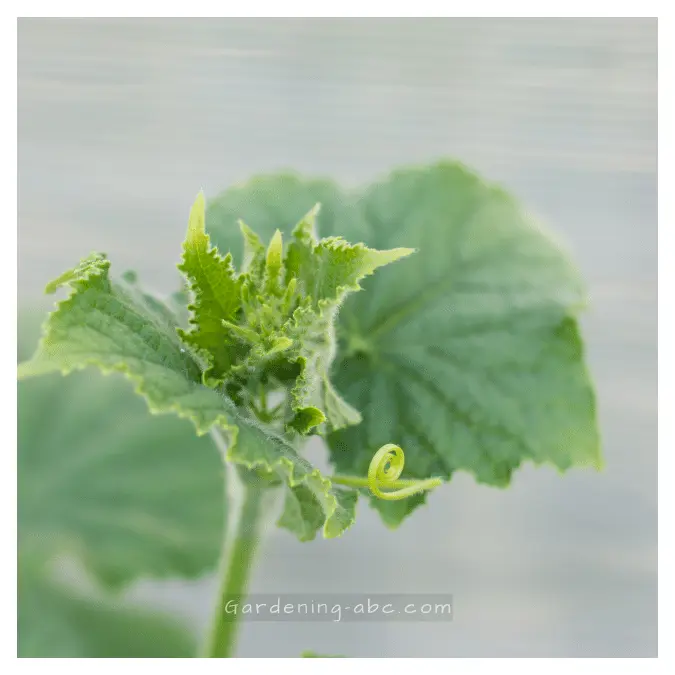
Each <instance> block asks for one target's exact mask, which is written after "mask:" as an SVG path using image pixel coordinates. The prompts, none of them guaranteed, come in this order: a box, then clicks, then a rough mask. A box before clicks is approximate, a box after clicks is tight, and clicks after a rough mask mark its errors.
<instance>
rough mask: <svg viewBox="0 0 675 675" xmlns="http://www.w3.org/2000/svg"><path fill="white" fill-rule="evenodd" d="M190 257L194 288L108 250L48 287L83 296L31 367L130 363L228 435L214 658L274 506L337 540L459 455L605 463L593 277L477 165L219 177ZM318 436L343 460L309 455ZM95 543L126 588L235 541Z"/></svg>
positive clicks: (155, 408) (154, 386) (140, 386)
mask: <svg viewBox="0 0 675 675" xmlns="http://www.w3.org/2000/svg"><path fill="white" fill-rule="evenodd" d="M354 242H355V243H354ZM148 253H149V254H151V251H149V252H148ZM178 269H179V270H180V272H181V274H182V275H183V278H184V289H183V290H182V291H180V292H178V293H175V294H174V295H173V296H169V297H168V298H166V299H161V298H159V297H157V296H155V295H152V294H151V293H149V292H147V291H146V290H144V289H143V287H142V285H141V284H140V283H139V281H138V279H137V277H136V275H135V274H134V273H129V272H127V273H125V274H122V275H119V276H116V275H114V274H112V273H111V263H110V261H109V260H108V258H107V256H106V255H105V254H102V253H93V254H91V255H89V256H88V257H86V258H84V259H83V260H81V262H80V263H79V264H78V265H77V266H76V267H75V268H73V269H71V270H69V271H67V272H66V273H64V274H63V275H61V276H60V277H59V278H58V279H56V280H55V281H53V282H51V283H50V284H49V285H48V286H47V292H48V293H53V292H55V291H57V290H58V289H59V288H61V287H63V286H67V287H69V289H70V292H69V294H68V296H67V297H66V299H64V300H62V301H61V302H60V303H59V304H58V305H57V307H56V309H55V311H53V312H52V313H51V314H50V315H49V316H48V318H47V320H46V322H45V324H44V327H43V334H42V338H41V340H40V342H39V345H38V347H37V351H36V352H35V353H34V355H33V356H32V358H30V359H28V360H26V361H24V362H22V363H20V365H19V378H20V379H26V378H31V377H35V376H38V375H45V374H49V373H60V374H64V375H65V374H68V373H71V372H73V371H76V370H80V369H83V368H88V367H94V368H97V369H98V370H100V371H102V372H103V373H115V372H118V373H122V374H123V375H124V376H126V378H128V379H129V380H130V381H131V382H132V383H133V385H134V387H135V390H136V392H137V393H138V394H139V395H140V396H142V397H143V398H145V400H146V403H147V406H148V408H149V410H150V412H152V413H171V414H174V415H177V416H179V417H181V418H185V419H186V420H188V421H189V422H191V423H192V425H193V426H194V432H195V433H196V434H197V435H206V434H208V435H209V436H210V438H211V439H212V440H213V442H214V444H215V447H217V448H218V449H219V450H220V452H221V456H222V460H223V462H224V468H225V470H224V471H223V472H219V471H211V472H210V474H209V475H210V476H211V478H210V479H208V480H211V479H212V478H213V476H214V475H216V476H217V479H218V480H219V481H220V480H222V475H221V474H225V475H227V489H225V493H226V511H227V518H226V519H223V522H224V523H225V524H224V525H223V528H222V547H221V552H220V554H219V556H218V557H219V558H220V565H219V569H220V570H221V574H222V581H221V586H220V591H219V593H218V597H217V598H216V601H215V603H214V604H215V610H214V618H213V621H212V624H211V628H210V631H209V633H208V635H207V636H206V638H205V639H204V641H203V644H202V646H201V648H200V651H199V655H201V656H207V657H228V656H233V655H234V653H235V645H236V635H237V628H238V627H239V622H238V621H236V620H232V617H226V616H225V615H224V612H223V607H224V606H225V604H226V603H227V602H228V599H230V598H233V597H236V598H241V596H242V595H244V594H245V592H246V588H247V584H248V580H249V578H250V573H251V570H252V566H253V565H254V562H255V554H256V551H257V549H258V543H259V541H260V538H261V536H262V535H263V534H264V527H263V526H262V523H263V522H264V521H265V519H266V517H267V516H269V515H270V512H271V513H272V515H274V517H275V519H276V523H277V525H278V526H279V527H282V528H285V529H287V530H289V531H290V532H292V533H293V534H294V535H295V536H296V537H297V538H298V539H299V540H300V541H303V542H304V541H309V540H312V539H314V538H315V537H316V536H317V534H320V535H321V536H324V537H326V538H329V539H333V538H337V537H341V536H343V535H344V533H345V532H346V531H347V530H348V529H349V527H350V526H351V525H352V524H353V523H354V520H355V517H356V507H357V502H358V501H359V498H362V499H366V500H368V501H369V503H370V505H371V506H372V507H373V508H375V509H376V510H377V511H378V512H379V513H380V515H381V517H382V519H383V521H384V523H385V524H386V525H387V526H389V527H396V526H398V525H399V524H400V523H401V522H402V521H403V520H404V519H405V518H407V517H408V516H409V515H410V514H411V513H412V512H413V511H414V510H415V509H416V508H418V507H419V506H420V505H422V504H423V503H424V502H425V500H426V497H427V495H428V493H429V491H430V490H432V489H435V488H438V487H440V486H442V485H443V484H444V483H446V482H448V481H449V480H450V479H451V477H452V475H453V473H454V472H455V471H459V470H463V471H468V472H470V473H472V474H473V475H474V476H475V478H476V480H477V481H478V482H480V483H485V484H488V485H494V486H499V487H505V486H507V485H508V484H509V482H510V479H511V475H512V473H513V471H514V470H515V469H517V468H518V467H519V466H520V465H521V464H522V462H524V461H531V462H534V463H536V464H541V463H544V462H548V463H551V464H553V465H554V466H556V467H557V468H558V469H559V470H561V471H564V470H566V469H568V468H570V467H572V466H574V465H578V466H583V465H587V466H594V467H596V468H599V467H600V465H601V457H600V450H599V440H598V432H597V426H596V419H595V399H594V392H593V388H592V384H591V382H590V379H589V376H588V373H587V370H586V366H585V362H584V355H583V346H582V341H581V337H580V332H579V326H578V322H577V315H578V313H579V311H580V310H581V308H582V307H583V305H584V301H585V299H584V288H583V284H582V282H581V280H580V277H579V275H578V273H577V271H576V270H575V268H574V267H573V266H572V265H571V264H570V262H569V261H568V259H567V257H566V256H565V255H564V254H563V252H562V251H561V249H560V247H559V246H558V245H557V244H556V243H555V242H554V241H553V240H552V238H551V237H550V235H548V234H546V233H544V232H543V231H542V229H541V228H540V226H539V225H538V224H537V223H536V222H535V221H534V220H533V219H532V218H531V217H529V216H528V215H526V214H525V213H524V212H523V210H522V209H521V208H520V207H519V205H518V204H517V203H516V202H515V200H514V199H513V198H512V197H510V196H509V195H508V194H506V193H505V192H504V191H502V190H501V189H499V188H497V187H494V186H492V185H489V184H487V183H485V182H484V181H483V180H481V179H480V178H479V177H478V176H476V175H475V174H474V173H472V172H471V171H470V170H468V169H466V168H465V167H463V166H462V165H460V164H457V163H453V162H441V163H438V164H435V165H432V166H428V167H421V168H413V169H403V170H399V171H396V172H394V173H393V174H391V175H390V176H389V177H388V178H386V179H384V180H383V181H381V182H377V183H375V184H374V185H372V186H371V187H369V188H367V189H365V190H362V191H358V192H354V193H350V192H347V191H344V190H342V189H340V188H339V187H338V186H336V185H335V184H333V183H331V182H328V181H320V180H311V181H307V180H303V179H300V178H298V177H296V176H293V175H290V174H283V175H276V176H263V177H259V178H255V179H253V180H251V181H249V182H248V183H246V184H244V185H241V186H236V187H233V188H231V189H230V190H228V191H226V192H224V193H223V194H221V195H220V196H218V197H217V198H216V199H215V200H213V201H212V202H211V203H210V204H209V205H208V207H207V204H206V200H205V197H204V195H203V194H202V193H200V194H199V195H198V196H197V199H196V200H195V202H194V204H193V206H192V209H191V211H190V214H189V220H188V229H187V235H186V238H185V241H184V243H183V250H182V257H181V260H180V263H179V266H178ZM118 422H119V423H120V424H123V423H124V422H123V420H122V419H120V420H118ZM313 435H319V436H321V437H323V439H324V440H325V442H326V445H327V447H328V451H329V456H330V461H331V463H332V465H333V467H334V472H333V473H330V474H326V473H324V472H322V471H320V470H319V469H318V468H316V467H314V466H313V465H312V464H311V463H310V462H309V461H308V460H307V459H306V458H305V456H304V454H303V448H304V445H305V443H306V441H307V439H308V437H310V436H313ZM149 442H151V441H149ZM156 454H157V453H156ZM181 457H182V458H181ZM181 457H178V458H177V457H172V460H171V461H172V462H178V464H177V466H180V462H181V461H183V462H184V467H185V472H186V473H187V472H190V470H191V462H192V458H191V456H190V454H189V452H185V453H183V455H182V456H181ZM158 461H159V462H161V459H160V460H158ZM52 462H53V463H56V462H55V460H54V459H53V458H52ZM209 466H212V465H211V464H209ZM130 471H133V464H130ZM235 483H236V484H235ZM152 489H153V491H155V492H157V491H158V490H159V491H161V490H162V485H161V484H158V485H154V486H153V487H152ZM166 489H167V490H169V489H170V484H168V485H167V488H166ZM138 490H139V492H140V493H142V490H143V487H142V485H140V484H139V486H138ZM194 490H195V492H196V493H198V492H199V485H195V486H194ZM208 494H216V495H217V494H218V490H217V489H216V490H215V491H214V490H210V492H209V493H208ZM275 496H279V498H280V504H279V506H280V508H279V509H278V513H277V511H276V510H275V509H277V502H276V501H275V500H274V499H273V498H274V497H275ZM21 498H22V497H21V490H20V499H21ZM166 499H167V503H169V501H170V499H171V495H170V494H167V495H166ZM140 501H142V500H140ZM202 502H203V495H201V496H200V497H199V504H200V506H201V507H203V508H208V507H204V504H203V503H202ZM139 503H140V502H139ZM209 505H210V506H211V507H212V510H213V513H214V514H215V515H213V516H212V517H211V520H212V521H213V520H214V519H215V521H216V522H217V523H220V520H219V519H221V516H222V513H221V511H222V505H221V504H220V503H219V502H218V501H216V500H215V499H211V500H209ZM83 508H86V505H83ZM176 518H178V519H180V518H181V516H180V515H176ZM183 520H184V519H183ZM78 537H79V534H78V535H75V536H74V537H73V536H71V538H70V539H71V541H72V539H73V538H75V539H77V538H78ZM110 541H113V542H114V541H115V539H114V538H111V540H110ZM210 543H211V544H212V543H213V542H210ZM87 544H92V541H91V539H90V540H87V541H84V543H83V544H82V547H81V548H83V549H84V551H85V557H89V558H92V559H94V560H96V561H100V564H95V565H94V573H95V575H96V576H97V577H98V578H99V579H101V580H102V581H103V582H104V583H107V582H110V583H115V582H120V583H123V582H125V581H128V580H129V579H130V578H135V577H138V576H143V575H156V574H157V570H158V569H159V570H161V573H162V574H168V573H171V572H174V573H177V574H183V575H191V574H196V573H199V572H200V571H203V570H205V569H207V568H208V567H209V566H210V565H211V563H213V562H215V561H214V558H215V557H216V554H215V553H214V554H212V555H208V554H207V553H206V552H205V550H206V549H209V545H206V546H204V545H202V546H201V547H199V546H196V547H194V550H192V542H191V540H190V538H189V537H186V539H185V540H184V541H183V542H181V541H180V538H179V541H178V543H176V544H175V545H174V546H173V548H172V547H171V545H170V544H167V543H165V544H164V545H165V547H168V549H169V551H167V555H166V556H165V564H164V565H162V560H163V558H162V555H161V550H162V543H161V541H155V542H154V543H149V544H148V549H149V551H148V552H147V555H145V556H136V559H135V560H134V563H133V564H132V563H131V562H129V565H128V566H125V558H124V555H121V556H119V555H118V554H117V553H115V551H114V550H113V552H112V554H111V560H112V561H114V562H115V563H116V565H117V566H115V565H113V564H111V563H110V562H108V563H106V561H105V558H104V556H97V555H96V553H92V552H90V551H89V550H88V545H87ZM108 545H109V546H111V547H112V548H113V549H114V544H113V545H110V544H109V543H108ZM93 546H94V548H95V547H96V543H94V544H93ZM214 548H217V547H214ZM150 549H151V550H150ZM125 550H128V549H126V548H125ZM118 557H119V560H118ZM127 567H128V568H129V569H127Z"/></svg>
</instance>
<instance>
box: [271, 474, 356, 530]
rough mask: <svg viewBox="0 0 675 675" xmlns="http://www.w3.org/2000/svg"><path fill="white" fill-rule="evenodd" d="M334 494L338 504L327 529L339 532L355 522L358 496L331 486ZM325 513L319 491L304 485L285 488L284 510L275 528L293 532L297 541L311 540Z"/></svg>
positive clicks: (350, 491) (354, 492)
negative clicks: (331, 528) (332, 528)
mask: <svg viewBox="0 0 675 675" xmlns="http://www.w3.org/2000/svg"><path fill="white" fill-rule="evenodd" d="M333 494H334V495H335V497H336V498H337V504H336V508H335V512H334V515H333V521H334V523H332V524H331V525H330V527H335V528H336V530H340V529H342V528H344V527H348V523H350V522H353V521H354V518H355V515H354V512H355V509H356V502H357V499H358V493H357V492H356V490H346V489H343V488H340V487H334V488H333ZM325 511H326V507H325V505H324V504H323V503H322V499H321V493H320V492H319V493H317V491H316V490H313V489H311V488H310V487H308V486H306V485H299V486H297V487H294V488H288V489H287V490H286V498H285V501H284V510H283V513H282V514H281V517H280V518H279V521H278V522H277V525H278V526H279V527H283V528H285V529H287V530H289V531H290V532H293V534H295V535H296V536H297V537H298V539H299V540H300V541H311V540H312V539H314V538H315V536H316V532H317V530H318V529H319V528H320V527H321V525H322V523H323V521H324V519H325V515H324V513H325Z"/></svg>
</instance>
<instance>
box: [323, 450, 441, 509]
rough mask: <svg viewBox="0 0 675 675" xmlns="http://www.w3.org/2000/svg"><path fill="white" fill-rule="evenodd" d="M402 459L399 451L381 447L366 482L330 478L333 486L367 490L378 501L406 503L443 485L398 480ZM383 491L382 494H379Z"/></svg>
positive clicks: (438, 481) (437, 480)
mask: <svg viewBox="0 0 675 675" xmlns="http://www.w3.org/2000/svg"><path fill="white" fill-rule="evenodd" d="M404 464H405V456H404V454H403V450H402V449H401V448H400V447H399V446H398V445H394V444H393V443H387V445H383V446H382V447H381V448H380V449H379V450H378V451H377V452H376V453H375V455H374V456H373V458H372V459H371V460H370V465H369V467H368V478H367V479H363V478H357V477H355V476H331V480H332V481H333V483H338V484H341V485H348V486H350V487H368V488H370V491H371V492H372V493H373V494H374V495H375V496H376V497H378V498H379V499H387V500H390V501H396V500H398V499H407V498H408V497H412V496H413V495H416V494H418V493H420V492H424V491H425V490H431V489H432V488H435V487H438V486H439V485H441V484H442V483H443V481H442V480H441V479H440V478H428V479H427V480H399V476H400V475H401V473H403V466H404ZM382 488H385V489H386V491H383V489H382Z"/></svg>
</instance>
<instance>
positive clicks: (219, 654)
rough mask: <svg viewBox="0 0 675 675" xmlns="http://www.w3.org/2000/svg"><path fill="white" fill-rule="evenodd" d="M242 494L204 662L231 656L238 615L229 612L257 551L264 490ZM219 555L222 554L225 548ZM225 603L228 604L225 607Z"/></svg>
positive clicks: (240, 596) (238, 599)
mask: <svg viewBox="0 0 675 675" xmlns="http://www.w3.org/2000/svg"><path fill="white" fill-rule="evenodd" d="M229 470H230V471H233V470H234V467H232V466H230V467H229ZM245 490H246V492H245V495H244V501H243V504H242V507H241V513H240V515H239V518H238V521H237V524H236V529H235V531H234V532H233V533H232V536H231V537H226V541H227V546H226V547H227V548H228V549H229V555H227V554H225V555H223V558H224V561H225V565H223V567H222V570H221V573H222V576H221V586H220V590H219V592H218V598H217V602H216V611H215V615H214V617H213V623H212V625H211V631H210V635H209V637H208V642H207V644H206V647H205V654H204V656H205V657H207V658H227V657H231V656H233V652H234V647H235V641H236V638H237V632H238V629H239V622H240V614H239V612H238V611H237V612H236V613H231V612H232V611H233V609H234V607H233V606H234V604H235V603H236V604H238V606H239V607H241V603H242V601H243V599H244V597H245V595H246V590H247V588H248V581H249V577H250V572H251V569H252V565H253V560H254V558H255V553H256V550H257V548H258V543H259V532H258V525H259V520H260V513H261V506H262V503H263V501H264V500H263V495H264V492H265V489H264V488H257V487H253V486H246V488H245ZM223 553H226V552H225V548H224V549H223ZM228 603H230V605H229V606H228ZM237 609H238V608H237Z"/></svg>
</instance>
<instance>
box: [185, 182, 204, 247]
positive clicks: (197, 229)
mask: <svg viewBox="0 0 675 675" xmlns="http://www.w3.org/2000/svg"><path fill="white" fill-rule="evenodd" d="M205 233H206V198H205V197H204V190H200V191H199V192H198V193H197V197H196V199H195V201H194V203H193V204H192V208H191V209H190V216H189V218H188V232H187V238H186V243H187V242H189V241H191V240H194V239H195V238H196V237H199V236H203V235H204V234H205Z"/></svg>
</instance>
